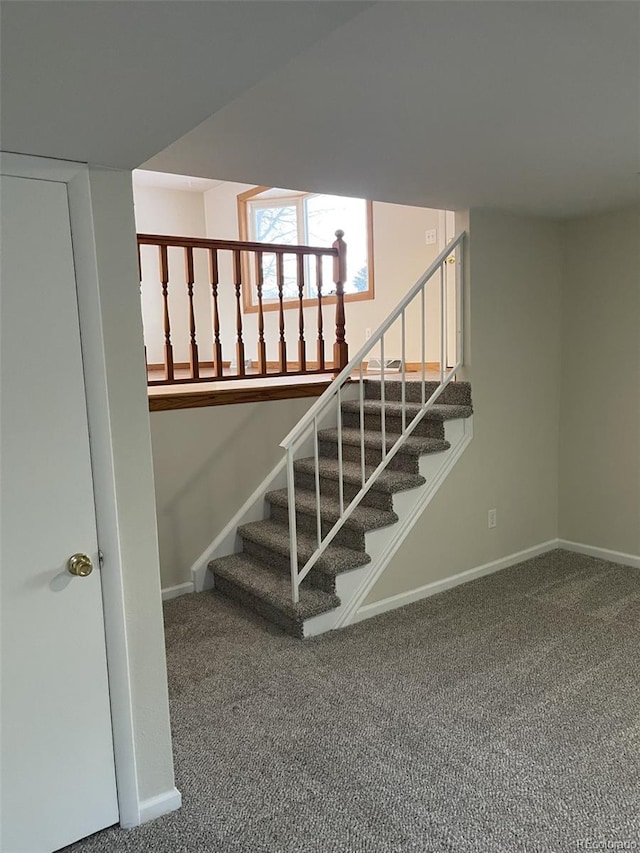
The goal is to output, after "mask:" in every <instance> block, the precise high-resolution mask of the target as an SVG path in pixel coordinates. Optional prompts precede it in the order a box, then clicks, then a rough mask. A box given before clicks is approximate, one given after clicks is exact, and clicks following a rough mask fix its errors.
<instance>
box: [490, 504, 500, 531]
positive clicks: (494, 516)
mask: <svg viewBox="0 0 640 853" xmlns="http://www.w3.org/2000/svg"><path fill="white" fill-rule="evenodd" d="M488 522H489V530H492V529H493V528H494V527H496V526H497V524H498V510H496V509H490V510H489V513H488Z"/></svg>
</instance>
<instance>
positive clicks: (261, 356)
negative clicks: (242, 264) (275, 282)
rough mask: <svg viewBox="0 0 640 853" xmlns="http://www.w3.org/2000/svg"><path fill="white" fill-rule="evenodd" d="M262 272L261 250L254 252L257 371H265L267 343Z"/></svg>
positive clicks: (264, 372) (262, 372)
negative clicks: (265, 339)
mask: <svg viewBox="0 0 640 853" xmlns="http://www.w3.org/2000/svg"><path fill="white" fill-rule="evenodd" d="M263 284H264V272H263V269H262V252H256V290H257V296H258V373H259V374H261V375H264V374H266V372H267V345H266V344H265V342H264V312H263V310H262V286H263Z"/></svg>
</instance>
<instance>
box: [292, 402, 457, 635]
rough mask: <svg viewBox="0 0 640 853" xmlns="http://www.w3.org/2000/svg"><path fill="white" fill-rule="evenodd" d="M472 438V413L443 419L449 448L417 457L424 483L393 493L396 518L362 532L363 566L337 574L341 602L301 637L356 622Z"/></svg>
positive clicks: (310, 621) (307, 623) (311, 622)
mask: <svg viewBox="0 0 640 853" xmlns="http://www.w3.org/2000/svg"><path fill="white" fill-rule="evenodd" d="M472 438H473V416H470V417H468V418H460V419H456V420H451V421H445V439H446V440H447V441H448V442H449V443H450V445H451V447H450V448H449V449H448V450H446V451H444V452H442V453H432V454H426V455H424V456H421V457H420V474H422V476H423V477H425V479H426V483H425V484H424V485H423V486H419V487H418V488H417V489H409V490H408V491H406V492H396V493H395V494H394V495H393V510H394V512H395V513H396V514H397V515H398V521H397V522H396V523H395V524H393V525H391V526H389V527H384V528H381V529H379V530H372V531H369V532H367V533H366V534H365V550H366V552H367V554H369V556H370V557H371V562H370V563H368V564H367V565H366V566H361V567H359V568H357V569H352V570H351V571H348V572H342V573H341V574H339V575H338V576H337V577H336V593H337V595H338V597H339V598H340V601H341V605H340V607H337V608H336V609H335V610H331V611H330V612H328V613H322V614H320V615H319V616H314V617H312V618H311V619H307V620H306V621H305V623H304V628H303V630H304V636H305V637H312V636H316V635H318V634H323V633H325V632H326V631H331V630H333V629H335V628H343V627H345V626H346V625H350V624H351V623H352V622H356V621H358V620H357V618H356V617H357V613H358V610H359V609H360V607H361V606H362V605H363V604H364V602H365V600H366V598H367V596H368V595H369V593H370V592H371V590H372V589H373V587H374V585H375V583H376V581H377V580H378V578H379V577H380V576H381V575H382V573H383V572H384V571H385V569H386V568H387V566H388V565H389V563H390V562H391V559H392V558H393V556H394V554H395V553H396V551H397V550H398V548H399V547H400V545H401V544H402V542H403V540H404V539H405V537H406V536H407V534H408V533H409V531H410V530H411V528H412V527H413V526H414V525H415V524H416V522H417V521H418V519H419V518H420V516H421V515H422V513H423V512H424V510H425V509H426V507H427V506H428V505H429V503H430V502H431V500H432V499H433V498H434V497H435V495H436V493H437V491H438V489H439V488H440V486H441V485H442V483H443V482H444V481H445V479H446V478H447V476H448V474H449V472H450V471H451V469H452V468H453V467H454V465H455V464H456V462H457V461H458V459H459V458H460V457H461V456H462V454H463V453H464V451H465V449H466V447H467V445H468V444H469V442H470V441H471V439H472Z"/></svg>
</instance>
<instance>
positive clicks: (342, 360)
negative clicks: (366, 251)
mask: <svg viewBox="0 0 640 853" xmlns="http://www.w3.org/2000/svg"><path fill="white" fill-rule="evenodd" d="M343 237H344V231H341V230H338V231H336V241H335V243H334V244H333V248H334V249H337V250H338V254H337V256H336V257H334V259H333V281H334V283H335V286H336V342H335V344H334V345H333V368H334V370H336V371H338V370H342V369H343V368H344V367H346V366H347V364H348V362H349V346H348V344H347V342H346V340H345V330H344V327H345V322H346V321H345V313H344V283H345V281H346V280H347V244H346V243H345V242H344V240H343V239H342V238H343Z"/></svg>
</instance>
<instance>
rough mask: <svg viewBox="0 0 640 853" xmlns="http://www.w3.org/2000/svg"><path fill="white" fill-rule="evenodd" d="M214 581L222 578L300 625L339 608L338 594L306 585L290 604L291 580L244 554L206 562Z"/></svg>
mask: <svg viewBox="0 0 640 853" xmlns="http://www.w3.org/2000/svg"><path fill="white" fill-rule="evenodd" d="M209 570H210V571H211V572H212V573H213V575H214V578H216V579H218V578H223V579H225V580H226V581H228V582H230V583H232V584H233V585H234V586H236V587H240V589H241V590H243V591H244V592H246V593H248V594H249V595H250V596H253V597H255V598H257V599H260V600H261V601H263V602H265V603H266V604H268V605H269V606H270V607H272V608H274V609H275V610H277V611H279V612H280V613H282V614H283V615H284V616H286V617H288V618H289V619H292V620H294V621H295V622H297V623H299V624H300V626H301V625H302V623H303V622H304V620H305V619H310V618H311V617H312V616H318V615H319V614H320V613H327V612H328V611H329V610H333V609H334V608H336V607H339V606H340V599H339V598H338V596H337V595H335V594H332V593H329V592H323V591H322V590H320V589H316V588H315V587H312V586H309V587H306V586H301V587H300V600H299V601H298V603H297V604H294V603H293V602H292V601H291V579H290V577H289V576H287V575H286V574H284V573H283V572H279V571H277V570H275V569H271V568H269V567H268V566H266V565H264V564H263V563H259V562H257V561H256V560H253V559H252V558H251V557H248V556H247V555H246V554H231V555H229V556H228V557H219V558H218V559H217V560H212V562H211V563H209Z"/></svg>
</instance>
